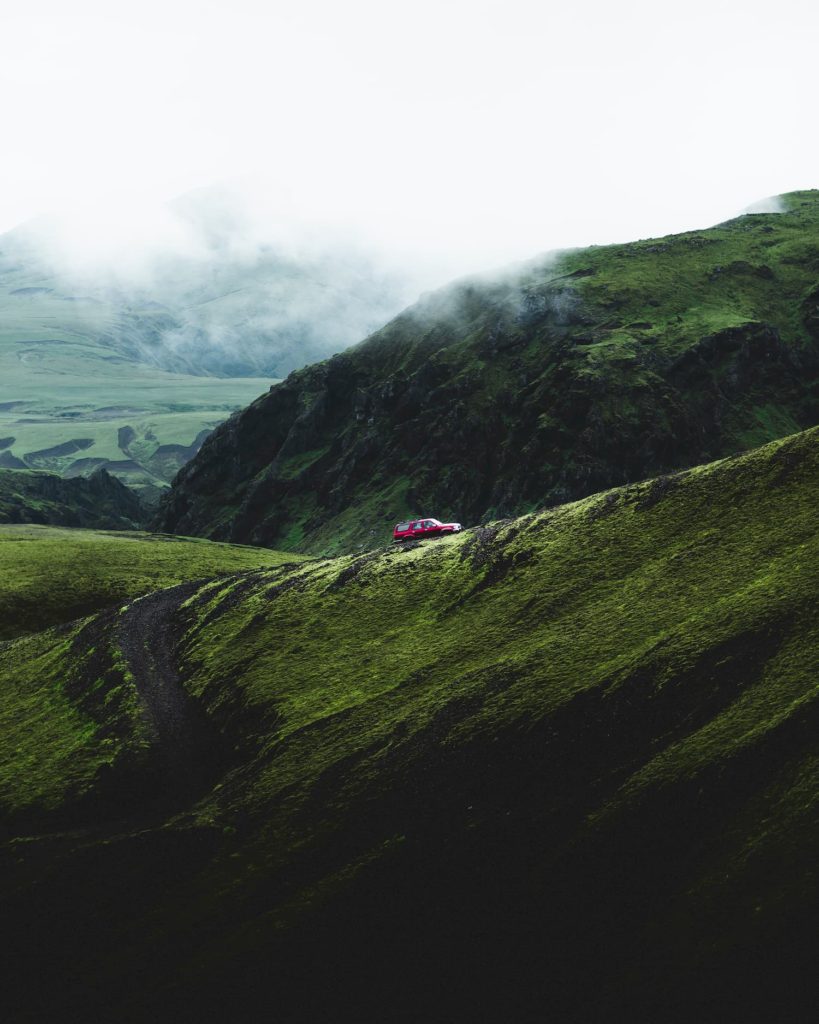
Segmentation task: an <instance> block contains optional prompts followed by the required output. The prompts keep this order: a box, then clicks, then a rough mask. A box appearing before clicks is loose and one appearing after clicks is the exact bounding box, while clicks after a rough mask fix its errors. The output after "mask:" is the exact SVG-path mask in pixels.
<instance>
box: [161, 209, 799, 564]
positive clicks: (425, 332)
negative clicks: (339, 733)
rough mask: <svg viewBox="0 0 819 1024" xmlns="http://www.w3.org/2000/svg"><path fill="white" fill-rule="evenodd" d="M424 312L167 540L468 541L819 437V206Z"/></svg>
mask: <svg viewBox="0 0 819 1024" xmlns="http://www.w3.org/2000/svg"><path fill="white" fill-rule="evenodd" d="M782 201H783V208H784V212H783V213H780V214H770V213H769V214H749V215H745V216H742V217H739V218H737V219H736V220H732V221H729V222H727V223H725V224H721V225H718V226H717V227H713V228H709V229H707V230H703V231H696V232H688V233H686V234H681V235H674V236H669V237H667V238H661V239H652V240H647V241H640V242H634V243H631V244H628V245H612V246H604V247H592V248H589V249H582V250H574V251H570V252H565V253H560V254H557V255H553V256H548V257H544V258H542V259H539V260H533V261H532V262H530V263H528V264H525V265H523V266H520V267H517V268H513V269H511V270H509V271H508V272H507V273H506V274H504V275H499V276H497V277H495V278H493V279H474V280H468V281H463V282H460V283H457V284H455V285H453V286H451V287H449V288H447V289H444V290H442V291H440V292H436V293H434V294H431V295H428V296H426V297H425V298H423V299H422V300H421V301H420V302H419V303H418V304H417V305H415V306H413V307H411V308H410V309H408V310H407V311H405V312H404V313H402V314H401V315H400V316H398V317H397V318H396V319H395V320H393V321H392V322H390V323H389V324H387V326H385V327H384V328H383V329H381V330H380V331H377V332H376V333H375V334H373V335H371V336H370V337H369V338H368V339H367V340H366V341H364V342H363V343H361V344H360V345H358V346H356V347H355V348H352V349H348V350H347V351H345V352H343V353H341V354H339V355H336V356H334V357H333V358H332V359H330V360H328V361H326V362H323V363H319V364H316V365H313V366H310V367H306V368H305V369H303V370H299V371H297V372H295V373H293V374H291V375H290V376H289V377H288V378H287V379H286V380H285V381H283V382H282V383H281V384H278V385H277V386H275V387H273V388H272V389H271V391H270V392H269V393H267V394H265V395H263V396H262V397H260V398H259V399H257V400H256V401H255V402H253V403H252V404H251V405H250V406H249V407H248V408H247V409H246V410H244V412H242V413H241V414H239V415H234V416H232V417H231V418H230V419H229V420H228V421H227V422H225V423H224V424H223V425H222V426H220V427H219V428H218V429H217V430H216V431H215V432H214V433H213V435H211V437H209V438H208V440H207V441H206V442H205V444H204V445H203V447H202V449H201V451H200V452H199V454H198V455H197V456H196V458H195V459H194V460H193V461H191V462H189V463H188V464H187V465H186V466H185V467H184V468H183V469H182V470H181V472H180V473H179V475H178V476H177V478H176V480H175V481H174V484H173V487H172V490H171V492H170V494H168V495H166V497H165V500H164V503H163V506H162V510H161V513H160V515H159V516H158V518H157V520H156V525H157V526H158V528H161V529H163V530H167V531H170V532H177V533H182V534H192V535H196V536H206V537H212V538H216V539H221V540H232V541H239V542H242V543H253V544H262V545H268V546H271V547H279V548H284V549H288V550H302V551H308V552H313V553H318V554H328V553H336V552H339V551H353V550H361V549H364V548H369V547H372V546H374V545H377V544H379V543H381V541H382V540H386V539H387V538H388V537H389V532H388V531H389V529H390V528H391V526H392V524H393V523H394V522H397V521H398V520H399V519H401V518H404V517H405V516H407V515H411V514H422V515H437V516H440V517H443V518H447V519H450V518H455V519H458V520H461V521H463V522H464V523H467V524H474V523H477V522H482V521H486V520H487V519H492V518H496V517H498V516H505V515H517V514H521V513H525V512H527V511H531V510H533V509H535V508H540V507H546V506H552V505H557V504H560V503H563V502H566V501H569V500H571V499H574V498H579V497H582V496H584V495H588V494H591V493H594V492H596V491H600V490H603V489H605V488H608V487H612V486H616V485H619V484H622V483H625V482H628V481H634V480H639V479H644V478H647V477H651V476H655V475H658V474H661V473H666V472H669V471H674V470H678V469H681V468H684V467H686V466H691V465H696V464H699V463H702V462H706V461H708V460H711V459H715V458H718V457H720V456H723V455H728V454H732V453H736V452H740V451H745V450H748V449H751V448H753V447H754V446H756V445H760V444H763V443H765V442H766V441H768V440H771V439H773V438H777V437H782V436H785V435H787V434H789V433H792V432H794V431H796V430H798V429H801V428H805V427H808V426H811V425H813V424H815V423H816V422H817V421H819V390H818V389H819V327H818V326H817V324H819V312H818V311H819V291H818V290H817V285H816V280H817V271H819V193H817V192H797V193H792V194H790V195H787V196H784V197H783V200H782Z"/></svg>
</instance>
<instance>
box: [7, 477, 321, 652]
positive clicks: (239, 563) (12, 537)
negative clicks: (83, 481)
mask: <svg viewBox="0 0 819 1024" xmlns="http://www.w3.org/2000/svg"><path fill="white" fill-rule="evenodd" d="M73 486H74V484H73V482H72V487H73ZM301 560H302V559H301V557H300V556H298V555H288V556H284V555H281V554H279V553H278V552H276V551H268V550H264V549H260V548H250V547H239V546H238V545H231V544H214V543H212V542H211V541H197V540H182V539H181V538H179V537H166V536H161V535H157V534H149V533H135V532H130V531H129V532H122V533H104V532H100V531H99V530H77V529H70V530H68V529H61V528H58V527H50V526H0V641H3V640H8V639H10V638H12V637H15V636H19V635H21V634H23V633H33V632H36V631H37V630H41V629H46V628H47V627H49V626H54V625H56V624H58V623H62V622H70V621H71V620H72V619H77V618H79V617H80V616H81V615H91V614H92V613H93V612H98V611H100V610H101V609H103V608H113V607H116V606H117V605H119V604H121V603H122V602H123V601H125V600H127V599H129V598H133V597H138V596H139V595H140V594H146V593H148V592H149V591H151V590H156V589H158V588H159V587H169V586H171V585H172V584H174V583H183V582H185V581H186V580H196V579H204V578H206V577H213V576H219V575H224V574H225V573H231V572H239V571H240V570H243V569H256V568H262V567H267V568H270V567H272V566H276V565H281V564H282V562H284V561H287V562H289V563H290V564H293V563H296V562H300V561H301Z"/></svg>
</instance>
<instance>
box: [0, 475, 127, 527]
mask: <svg viewBox="0 0 819 1024" xmlns="http://www.w3.org/2000/svg"><path fill="white" fill-rule="evenodd" d="M146 515H147V513H146V510H145V508H144V507H143V506H142V505H141V504H140V501H139V499H138V498H137V496H136V495H135V494H134V492H133V491H131V490H130V489H129V488H128V487H126V486H125V485H124V484H122V483H120V481H119V480H117V479H116V478H115V477H113V476H111V475H110V474H108V473H106V472H105V470H104V469H100V470H97V471H96V472H95V473H93V474H92V475H91V476H90V477H89V478H87V479H85V478H78V479H76V480H62V479H61V478H60V477H58V476H55V475H54V474H52V473H31V472H25V473H21V472H17V471H13V470H10V469H0V523H40V524H44V525H49V526H85V527H93V528H96V529H103V530H133V529H136V528H138V527H139V526H140V524H141V523H142V522H143V521H144V519H145V518H146Z"/></svg>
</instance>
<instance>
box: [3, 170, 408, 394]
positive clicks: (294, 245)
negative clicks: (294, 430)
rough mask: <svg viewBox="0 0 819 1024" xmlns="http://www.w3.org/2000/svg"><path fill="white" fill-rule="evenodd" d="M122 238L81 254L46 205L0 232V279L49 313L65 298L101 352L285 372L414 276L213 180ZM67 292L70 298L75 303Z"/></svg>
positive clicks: (342, 342)
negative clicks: (273, 218)
mask: <svg viewBox="0 0 819 1024" xmlns="http://www.w3.org/2000/svg"><path fill="white" fill-rule="evenodd" d="M166 214H167V217H168V218H169V223H170V224H171V225H172V226H173V228H174V231H173V233H172V235H171V234H168V235H167V236H163V235H162V229H161V228H159V227H158V228H157V231H158V232H159V234H158V237H157V238H156V239H154V240H151V241H147V242H142V243H141V244H140V243H135V245H134V251H129V250H128V248H127V247H124V246H121V247H119V248H113V249H112V251H111V253H110V255H109V257H108V258H107V259H106V258H105V257H104V256H103V254H101V253H96V255H95V256H93V257H90V256H87V255H85V256H84V255H83V249H82V246H81V243H80V242H79V240H77V239H76V238H74V236H73V233H76V232H77V230H78V228H77V226H76V225H74V226H73V227H72V228H66V227H65V226H64V225H63V224H62V222H61V221H60V220H58V219H57V218H43V219H41V220H38V221H36V222H32V223H31V224H24V225H22V226H20V227H19V228H17V229H15V230H14V231H12V232H9V233H8V234H6V235H3V236H0V292H1V291H2V287H3V285H8V286H9V287H8V293H7V294H8V298H7V301H8V299H16V300H18V301H19V302H20V303H22V304H24V305H25V308H26V309H27V310H28V311H29V314H30V315H33V316H35V317H36V316H37V313H38V309H37V307H38V304H39V303H40V302H43V301H47V302H48V307H49V308H48V309H47V310H45V309H43V310H42V313H41V316H42V317H43V318H44V319H45V321H46V322H47V323H46V325H48V326H51V324H52V322H53V320H54V319H55V317H56V319H57V320H58V321H59V319H60V317H59V312H58V310H57V309H55V308H54V303H55V302H61V303H63V309H65V304H66V303H71V304H72V306H74V308H72V309H71V311H70V312H67V326H68V327H73V329H74V330H76V329H77V325H76V324H75V323H73V321H74V320H76V319H77V318H79V319H80V321H81V322H83V323H82V325H83V327H84V329H85V331H84V333H87V334H88V335H89V336H90V338H91V339H93V340H94V341H99V342H102V343H103V344H104V345H105V346H106V347H108V348H109V349H110V350H111V351H112V353H115V354H117V355H119V356H124V357H126V358H127V359H131V360H134V361H136V362H140V363H147V364H148V365H151V366H156V367H158V368H159V369H162V370H168V371H171V372H174V373H184V374H194V375H209V374H215V375H217V376H227V377H267V378H269V377H284V376H286V375H287V374H288V373H290V372H291V371H292V370H294V369H298V368H299V367H301V366H305V365H306V364H308V363H312V362H315V361H316V360H319V359H324V358H325V357H327V356H328V355H331V354H332V353H334V352H339V351H341V350H342V349H344V348H347V347H348V346H349V345H351V344H353V343H354V342H357V341H359V340H360V339H361V338H362V337H363V336H364V335H366V334H368V333H370V332H371V331H373V330H375V329H376V328H377V327H380V326H381V325H382V324H383V323H384V322H385V321H386V320H388V319H389V318H390V317H392V316H394V315H395V314H396V313H397V312H398V311H399V310H400V309H401V308H402V307H403V306H405V305H406V304H407V303H408V302H409V301H410V300H411V299H412V298H414V292H413V286H412V283H411V282H410V281H409V280H408V279H407V278H399V277H398V276H397V275H396V274H395V273H390V272H387V271H385V270H384V269H382V268H381V266H380V265H379V262H378V257H377V256H376V255H375V254H374V253H373V252H372V251H370V250H368V249H367V248H366V247H364V246H363V245H360V244H357V243H354V242H352V241H350V240H341V239H334V238H332V237H330V236H328V235H321V234H320V233H319V232H318V231H317V230H314V231H312V232H308V231H307V229H303V230H301V229H297V228H294V227H293V226H292V225H285V224H284V223H276V222H264V223H263V224H261V223H258V222H257V217H256V215H255V213H254V210H253V208H252V207H250V206H248V205H247V204H246V203H245V202H244V200H243V199H242V198H241V196H240V195H239V194H238V193H236V192H233V191H231V190H230V189H228V188H225V187H213V188H209V189H201V190H199V191H197V192H193V193H190V194H188V195H185V196H182V197H181V198H179V199H178V200H176V201H175V202H174V203H172V204H171V205H170V208H169V210H168V211H166ZM77 304H78V305H77Z"/></svg>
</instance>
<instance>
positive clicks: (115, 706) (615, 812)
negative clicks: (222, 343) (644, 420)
mask: <svg viewBox="0 0 819 1024" xmlns="http://www.w3.org/2000/svg"><path fill="white" fill-rule="evenodd" d="M818 502H819V429H814V430H811V431H808V432H804V433H801V434H797V435H794V436H791V437H788V438H787V439H785V440H783V441H779V442H774V443H772V444H769V445H767V446H765V447H763V448H761V449H760V450H758V451H755V452H753V453H751V454H748V455H743V456H736V457H732V458H728V459H725V460H722V461H720V462H717V463H715V464H713V465H709V466H705V467H700V468H697V469H693V470H690V471H687V472H682V473H679V474H676V475H673V476H666V477H661V478H659V479H655V480H652V481H648V482H645V483H641V484H636V485H632V486H627V487H624V488H620V489H616V490H612V491H609V492H608V493H604V494H600V495H596V496H594V497H590V498H587V499H584V500H581V501H579V502H576V503H574V504H569V505H565V506H562V507H558V508H554V509H551V510H547V511H543V512H540V513H537V514H532V515H527V516H524V517H523V518H519V519H515V520H506V521H501V522H495V523H492V524H490V525H487V526H485V527H480V528H476V529H473V530H469V531H466V532H465V533H463V534H461V535H459V536H457V537H453V538H447V539H445V540H441V541H437V542H435V541H430V542H427V543H426V544H422V545H420V546H415V547H408V548H403V549H396V550H389V551H386V552H381V553H379V552H371V553H368V554H366V555H362V556H358V557H343V558H339V559H335V560H326V561H317V562H310V563H305V564H303V565H299V566H296V567H292V568H279V569H271V570H259V571H255V572H251V573H244V574H238V575H236V576H234V577H232V578H229V579H223V580H219V581H214V582H211V583H209V584H207V585H203V586H199V587H197V586H190V587H181V588H177V589H175V590H170V591H163V592H160V593H158V594H154V595H151V596H149V597H145V598H143V599H141V600H139V601H136V602H133V603H132V604H130V605H128V606H127V607H126V608H124V609H123V610H121V611H120V612H117V613H107V614H106V615H103V616H101V617H98V618H96V619H92V620H89V621H88V622H86V623H85V624H78V625H76V626H73V627H71V629H69V630H68V631H64V632H49V633H44V634H41V635H38V636H35V637H27V638H23V639H20V640H17V641H14V642H12V643H11V644H10V645H8V646H7V648H6V649H5V651H4V652H3V653H2V655H0V658H2V662H1V665H2V667H0V694H2V700H3V715H2V721H1V722H0V727H1V728H2V743H0V752H1V756H2V758H3V762H2V774H1V775H0V780H1V781H0V801H1V804H0V806H2V809H3V813H4V818H5V820H6V821H7V822H8V825H7V835H8V841H7V843H6V845H5V848H4V850H5V855H6V856H5V860H4V864H3V867H4V870H3V873H2V876H0V877H2V879H3V881H2V887H3V893H4V902H3V907H2V913H0V922H2V924H0V928H2V929H3V931H4V936H3V937H4V939H5V940H6V943H5V944H6V948H8V949H10V950H12V951H13V952H12V955H11V959H10V963H9V966H10V968H11V970H10V974H11V976H12V978H14V979H15V980H16V983H17V990H14V989H11V988H10V989H9V990H8V991H7V992H6V993H5V996H6V1000H7V1005H9V1006H14V1005H15V1003H14V1000H15V999H17V1000H18V1001H19V1002H20V1003H21V1004H22V1005H23V1006H24V1007H25V1009H26V1010H27V1011H28V1012H29V1013H42V1014H47V1013H48V1012H49V1011H53V1010H54V1006H55V1005H56V1004H59V1009H60V1012H61V1013H62V1014H63V1015H64V1016H65V1015H66V1014H68V1015H69V1016H70V1015H71V1012H73V1011H74V1010H75V1008H76V1007H79V1008H80V1011H81V1012H83V1013H85V1014H86V1015H87V1014H91V1015H92V1016H93V1015H94V1013H97V1012H99V1007H100V1006H102V1007H103V1008H104V1011H105V1013H106V1014H107V1015H108V1018H109V1019H113V1018H114V1017H116V1019H133V1020H147V1019H151V1020H157V1019H168V1020H170V1019H174V1020H179V1019H186V1020H187V1019H231V1020H245V1019H247V1020H258V1019H259V1012H260V1007H261V1008H263V1009H264V1013H265V1014H266V1015H269V1016H276V1015H279V1016H281V1019H287V1020H311V1021H314V1020H325V1019H335V1017H337V1015H338V1012H339V1010H338V1008H339V1006H345V1007H350V1008H353V1011H354V1012H356V1013H357V1014H358V1015H359V1019H363V1020H413V1021H417V1020H442V1021H443V1020H446V1021H458V1022H460V1021H464V1022H465V1021H475V1020H492V1021H497V1020H520V1021H522V1020H543V1019H556V1020H561V1021H584V1022H585V1021H589V1020H625V1019H632V1020H641V1021H642V1020H662V1021H672V1020H686V1021H691V1020H698V1021H717V1020H719V1021H726V1020H750V1019H755V1020H762V1019H764V1020H797V1019H801V1018H798V1017H796V1016H794V1015H793V1012H792V1011H793V1008H794V1006H797V1005H798V1000H800V999H802V998H804V997H805V995H806V990H809V989H810V988H811V987H812V986H813V983H814V982H813V979H814V977H815V971H814V969H813V968H814V965H815V959H816V956H817V954H819V940H817V933H816V929H815V915H816V911H817V909H818V908H819V884H817V875H816V870H815V865H816V859H817V856H819V827H817V809H819V782H817V779H818V778H819V776H817V771H816V768H817V761H819V728H817V725H819V687H817V665H819V614H817V612H818V611H819V608H818V607H817V594H819V537H817V530H816V509H817V503H818ZM157 679H159V680H162V681H163V686H164V687H165V689H164V690H163V691H162V692H164V693H165V695H166V696H165V697H163V696H161V694H159V695H158V693H157V690H156V685H155V684H156V681H157ZM175 687H176V689H177V690H178V693H177V694H176V705H175V710H173V711H168V709H167V707H166V704H165V703H163V701H166V698H167V697H168V695H172V694H173V693H174V692H175V691H174V688H175ZM163 708H165V710H163ZM140 709H141V710H140ZM32 965H34V966H33V967H32ZM27 968H28V969H31V972H32V975H33V978H34V979H35V980H36V982H37V984H31V983H30V979H29V978H28V976H27V974H26V969H27ZM98 1004H99V1005H98ZM346 1012H347V1011H345V1014H346ZM186 1014H187V1016H186ZM197 1014H198V1016H197Z"/></svg>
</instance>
